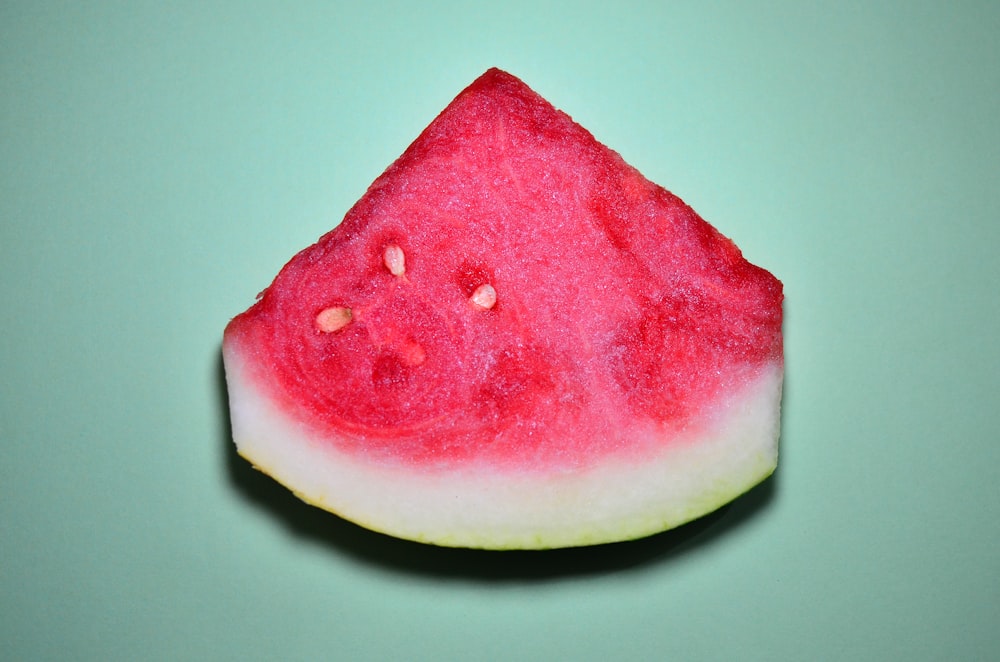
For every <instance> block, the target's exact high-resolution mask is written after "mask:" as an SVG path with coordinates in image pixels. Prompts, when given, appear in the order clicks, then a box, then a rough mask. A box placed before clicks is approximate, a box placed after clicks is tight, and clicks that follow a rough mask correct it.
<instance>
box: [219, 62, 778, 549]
mask: <svg viewBox="0 0 1000 662" xmlns="http://www.w3.org/2000/svg"><path fill="white" fill-rule="evenodd" d="M781 322H782V287H781V283H780V282H779V281H778V280H777V279H776V278H774V276H772V275H771V274H770V273H768V272H767V271H765V270H763V269H761V268H759V267H756V266H754V265H752V264H750V263H749V262H748V261H747V260H745V259H744V258H743V256H742V254H741V253H740V251H739V249H737V248H736V246H735V245H734V244H733V243H732V242H731V241H729V240H728V239H727V238H725V237H724V236H723V235H722V234H720V233H719V232H718V231H716V230H715V229H714V228H712V226H710V225H709V224H708V223H706V222H705V221H704V220H702V219H701V218H700V217H699V216H698V215H697V214H696V213H695V212H694V211H693V210H692V209H691V208H690V207H688V206H687V205H685V204H684V203H683V202H682V201H681V200H680V199H679V198H677V197H676V196H674V195H672V194H671V193H669V192H667V191H666V190H665V189H663V188H661V187H659V186H657V185H655V184H653V183H652V182H650V181H648V180H647V179H645V178H644V177H643V176H642V175H641V174H640V173H639V172H638V171H636V170H635V169H634V168H632V167H631V166H629V165H628V164H626V163H625V162H624V161H623V160H622V159H621V157H620V156H619V155H618V154H617V153H615V152H613V151H612V150H610V149H608V148H607V147H605V146H603V145H602V144H600V143H599V142H597V141H596V140H595V139H594V138H593V136H591V134H590V133H588V132H587V131H586V130H585V129H583V128H582V127H580V126H579V125H578V124H576V123H574V122H573V121H572V119H570V117H569V116H567V115H566V114H564V113H562V112H560V111H558V110H556V109H555V108H554V107H553V106H552V105H551V104H549V103H548V102H547V101H545V100H544V99H542V98H541V97H540V96H539V95H538V94H536V93H535V92H534V91H532V90H531V89H530V88H528V87H527V86H526V85H525V84H524V83H523V82H521V81H520V80H518V79H517V78H515V77H514V76H511V75H510V74H507V73H506V72H503V71H500V70H497V69H491V70H490V71H488V72H486V73H485V74H484V75H483V76H481V77H480V78H479V79H477V80H476V81H475V82H474V83H473V84H472V85H470V86H469V87H468V88H466V89H465V90H464V91H463V92H462V93H461V94H459V96H458V97H457V98H456V99H455V100H454V101H453V102H452V103H451V104H450V105H449V106H448V107H447V108H446V109H445V110H444V111H443V112H442V113H441V114H440V115H439V116H438V117H437V118H436V119H435V120H434V121H433V122H432V123H431V124H430V125H429V126H428V127H427V129H425V130H424V131H423V133H421V135H420V136H419V137H418V138H417V140H416V141H415V142H414V143H413V144H412V145H411V146H410V147H409V148H408V149H407V150H406V151H405V152H404V153H403V155H402V156H401V157H400V158H399V159H398V160H397V161H396V162H395V163H393V164H392V165H391V166H390V167H389V168H388V169H387V170H386V172H385V173H383V174H382V175H381V176H380V177H379V178H378V179H376V180H375V182H374V183H373V184H372V186H371V187H370V188H369V190H368V191H367V192H366V193H365V195H364V196H363V197H362V198H361V200H360V201H358V203H357V204H356V205H355V206H354V207H353V208H352V209H351V210H350V211H349V212H348V213H347V215H346V217H345V218H344V220H343V221H342V222H341V223H340V224H339V225H338V226H337V227H335V228H334V229H333V230H332V231H331V232H329V233H327V234H326V235H324V236H323V237H322V238H320V240H319V241H318V242H317V243H316V244H314V245H312V246H310V247H308V248H306V249H305V250H303V251H302V252H300V253H299V254H298V255H296V256H295V257H294V258H293V259H292V260H291V261H290V262H289V263H288V264H287V265H286V266H285V267H284V268H283V269H282V270H281V272H280V273H279V274H278V276H277V277H276V278H275V280H274V282H273V283H272V284H271V286H270V287H268V288H267V289H266V290H265V291H264V292H263V293H262V294H261V296H260V297H259V299H258V301H257V302H256V303H255V304H254V305H253V306H252V307H251V308H250V309H249V310H247V311H246V312H244V313H242V314H241V315H239V316H237V317H236V318H234V319H233V320H232V321H231V322H230V324H229V325H228V326H227V328H226V331H225V335H224V340H223V358H224V362H225V369H226V377H227V382H228V385H229V397H230V414H231V418H232V428H233V437H234V440H235V443H236V445H237V448H238V450H239V452H240V454H241V455H243V456H244V457H246V458H247V459H248V460H250V461H251V462H252V463H253V464H254V465H255V466H256V467H257V468H259V469H261V470H262V471H264V472H266V473H268V474H269V475H271V476H273V477H274V478H275V479H277V480H278V481H280V482H281V483H283V484H284V485H286V486H287V487H289V488H290V489H291V490H293V491H294V492H295V493H296V494H297V495H298V496H299V497H300V498H302V499H303V500H305V501H307V502H309V503H311V504H314V505H316V506H319V507H322V508H325V509H327V510H330V511H332V512H334V513H337V514H339V515H341V516H342V517H345V518H347V519H350V520H352V521H355V522H357V523H359V524H361V525H363V526H366V527H368V528H371V529H374V530H378V531H382V532H384V533H388V534H391V535H394V536H398V537H402V538H407V539H412V540H418V541H422V542H428V543H433V544H439V545H448V546H466V547H483V548H496V549H506V548H548V547H564V546H574V545H586V544H596V543H603V542H611V541H617V540H624V539H629V538H635V537H640V536H643V535H648V534H652V533H655V532H658V531H662V530H665V529H668V528H671V527H674V526H677V525H679V524H682V523H684V522H686V521H689V520H691V519H694V518H696V517H699V516H701V515H703V514H705V513H707V512H710V511H712V510H714V509H716V508H718V507H719V506H721V505H723V504H725V503H727V502H728V501H730V500H731V499H733V498H735V497H737V496H739V495H740V494H742V493H743V492H745V491H747V490H748V489H750V488H751V487H753V486H754V485H756V484H757V483H759V482H760V481H762V480H764V479H765V478H766V477H767V476H768V475H770V473H771V472H772V471H773V470H774V467H775V465H776V462H777V448H778V447H777V442H778V433H779V430H778V422H779V407H780V401H781V384H782V375H783V355H782V336H781Z"/></svg>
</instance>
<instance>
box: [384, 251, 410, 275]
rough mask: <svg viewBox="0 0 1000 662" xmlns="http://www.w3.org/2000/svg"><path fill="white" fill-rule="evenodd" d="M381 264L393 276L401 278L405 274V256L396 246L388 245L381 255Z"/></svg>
mask: <svg viewBox="0 0 1000 662" xmlns="http://www.w3.org/2000/svg"><path fill="white" fill-rule="evenodd" d="M382 262H383V263H384V264H385V268H386V269H388V270H389V273H391V274H392V275H393V276H402V275H403V274H405V273H406V256H405V255H403V249H402V248H400V247H399V246H397V245H396V244H389V245H388V246H386V247H385V252H384V253H382Z"/></svg>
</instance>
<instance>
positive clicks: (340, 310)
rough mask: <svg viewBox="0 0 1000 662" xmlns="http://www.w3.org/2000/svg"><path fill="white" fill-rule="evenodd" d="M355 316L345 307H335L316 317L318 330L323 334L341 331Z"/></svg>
mask: <svg viewBox="0 0 1000 662" xmlns="http://www.w3.org/2000/svg"><path fill="white" fill-rule="evenodd" d="M353 318H354V315H353V314H352V313H351V309H350V308H347V307H345V306H333V307H331V308H327V309H326V310H324V311H322V312H320V314H319V315H317V316H316V328H317V329H319V330H320V331H322V332H323V333H333V332H334V331H340V330H341V329H343V328H344V327H345V326H347V325H348V324H350V323H351V320H352V319H353Z"/></svg>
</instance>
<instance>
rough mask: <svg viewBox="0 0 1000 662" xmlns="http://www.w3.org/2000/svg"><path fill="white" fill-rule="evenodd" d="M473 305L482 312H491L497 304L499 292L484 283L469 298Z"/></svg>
mask: <svg viewBox="0 0 1000 662" xmlns="http://www.w3.org/2000/svg"><path fill="white" fill-rule="evenodd" d="M469 301H471V302H472V305H473V306H475V307H476V308H479V309H481V310H489V309H490V308H492V307H493V306H495V305H496V303H497V291H496V290H495V289H493V286H492V285H490V284H489V283H483V284H482V285H480V286H479V287H477V288H476V291H475V292H473V293H472V296H471V297H469Z"/></svg>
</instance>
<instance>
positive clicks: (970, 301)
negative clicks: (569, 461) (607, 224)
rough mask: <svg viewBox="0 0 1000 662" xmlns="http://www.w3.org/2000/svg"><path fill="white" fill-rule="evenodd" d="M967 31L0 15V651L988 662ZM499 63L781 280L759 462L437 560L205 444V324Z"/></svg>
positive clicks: (989, 291)
mask: <svg viewBox="0 0 1000 662" xmlns="http://www.w3.org/2000/svg"><path fill="white" fill-rule="evenodd" d="M361 7H364V8H363V9H362V8H361ZM998 34H1000V4H997V3H995V2H980V3H976V2H962V3H944V2H939V3H925V2H877V3H846V4H845V3H827V5H826V6H825V7H821V6H818V5H815V4H813V3H799V2H785V3H780V2H769V3H736V2H734V3H702V2H691V3H652V2H650V3H609V2H577V3H573V4H564V5H556V4H552V3H547V2H537V1H536V2H498V3H491V4H489V5H482V6H476V5H475V4H468V3H457V2H456V3H442V2H423V3H398V4H386V3H340V4H339V5H338V3H318V2H317V3H301V2H300V3H278V2H275V3H236V2H233V3H218V2H207V3H189V4H180V5H176V4H171V3H139V2H132V3H59V4H56V3H42V2H4V3H3V4H2V5H0V223H2V226H0V275H2V279H0V311H2V316H3V317H2V319H3V321H4V327H5V328H4V333H3V334H2V336H0V375H2V379H0V442H2V443H0V526H2V529H0V657H2V658H3V659H10V660H158V659H163V660H223V659H261V660H268V659H271V660H307V659H325V660H329V659H338V660H340V659H342V660H393V659H399V660H402V659H406V660H471V659H486V660H561V659H573V660H650V659H675V660H726V659H739V660H754V659H759V660H809V659H817V660H819V659H821V660H852V661H854V660H891V659H899V660H943V659H961V660H986V659H991V658H994V659H995V656H996V654H997V651H998V650H1000V628H998V627H997V618H998V616H997V615H998V614H1000V526H998V525H997V522H998V521H1000V488H998V479H997V472H998V468H1000V451H998V448H1000V441H998V440H1000V434H998V432H997V423H996V415H997V414H996V412H997V399H998V394H1000V378H998V374H1000V349H998V338H1000V295H998V293H997V287H998V284H1000V267H998V260H997V258H996V251H997V246H998V244H1000V166H998V163H1000V129H998V122H1000V120H998V118H1000V66H998V65H1000V39H998V38H997V36H998ZM494 65H496V66H500V67H502V68H505V69H507V70H509V71H511V72H512V73H514V74H516V75H518V76H520V77H521V78H523V79H524V80H525V81H526V82H527V83H528V84H529V85H531V86H533V87H534V88H535V89H536V90H538V91H539V92H540V93H541V94H543V95H544V96H546V97H547V98H548V99H550V100H551V101H552V102H553V103H555V104H556V105H557V106H559V107H561V108H563V109H564V110H566V111H567V112H569V113H571V114H572V115H573V116H574V117H575V118H576V119H577V120H578V121H580V122H581V123H582V124H583V125H584V126H586V127H587V128H588V129H590V130H591V131H592V132H593V133H594V134H595V135H596V136H597V137H598V138H599V139H601V140H602V141H603V142H605V143H606V144H608V145H610V146H611V147H613V148H615V149H617V150H619V151H620V152H621V153H622V154H623V155H624V156H625V158H626V159H627V160H629V161H630V162H632V163H633V164H634V165H636V166H637V167H638V168H640V170H642V171H643V172H644V173H645V174H646V175H647V176H649V177H650V178H651V179H653V180H654V181H657V182H659V183H661V184H663V185H664V186H666V187H667V188H670V189H671V190H673V191H674V192H675V193H677V194H678V195H680V196H681V197H683V198H684V199H685V200H686V201H687V202H688V203H690V204H691V205H692V206H693V207H694V208H695V209H697V210H698V211H699V212H700V213H701V214H702V215H703V216H705V217H706V218H707V219H708V220H709V221H710V222H712V223H714V224H715V225H716V226H717V227H719V228H720V229H721V230H722V231H723V232H724V233H725V234H727V235H729V236H730V237H732V238H733V239H735V240H736V242H737V243H738V244H739V245H740V246H741V247H742V248H743V250H744V253H745V254H746V255H747V256H748V257H749V258H750V259H751V260H752V261H754V262H757V263H758V264H761V265H763V266H765V267H767V268H768V269H770V270H772V271H773V272H774V273H775V274H776V275H777V276H778V277H779V278H781V279H782V280H783V281H784V283H785V288H786V295H787V305H786V326H785V332H786V352H787V370H788V374H787V382H786V394H785V401H784V431H783V437H782V443H783V447H782V452H783V454H782V458H781V464H780V466H779V469H778V472H777V474H776V475H775V476H774V478H772V479H771V480H770V481H768V482H767V483H765V484H764V485H763V486H761V487H760V488H758V489H756V490H754V491H753V492H752V493H750V494H749V495H747V496H745V497H744V498H742V499H740V500H738V501H737V502H736V503H735V504H733V505H732V506H731V507H729V508H727V509H724V510H722V511H720V512H719V513H718V514H716V515H713V516H710V517H708V518H707V519H704V520H701V521H699V522H697V523H695V524H693V525H691V526H689V527H685V528H683V529H681V530H679V531H677V532H674V533H669V534H666V535H662V536H657V537H654V538H651V539H647V540H644V541H639V542H635V543H628V544H624V545H618V546H611V547H603V548H594V549H585V550H572V551H569V552H560V553H555V554H521V553H510V554H504V553H501V554H488V553H473V552H461V551H453V550H438V549H433V548H425V547H420V546H417V545H412V544H407V543H402V542H396V541H393V540H390V539H385V538H382V537H380V536H377V535H375V534H369V533H367V532H365V531H362V530H359V529H357V528H355V527H353V526H350V525H347V524H345V523H342V522H340V521H339V520H337V519H336V518H334V517H332V516H330V515H327V514H325V513H322V512H320V511H318V510H315V509H310V508H308V507H306V506H304V505H301V504H300V503H299V502H297V501H296V500H295V499H294V498H292V497H291V496H290V495H288V494H287V493H286V492H285V491H283V490H282V489H281V488H279V487H277V486H276V485H274V484H273V483H272V482H271V481H269V480H268V479H266V478H264V477H263V476H260V475H258V474H255V473H253V472H252V471H250V470H249V469H248V467H247V466H246V464H245V463H244V462H243V461H242V460H240V459H239V458H237V457H235V455H234V453H233V451H232V450H231V447H230V444H229V442H228V428H227V423H226V410H225V404H224V403H225V392H224V388H223V385H222V382H221V373H220V360H219V343H220V339H221V332H222V328H223V326H224V325H225V324H226V322H227V321H228V319H229V318H230V317H231V316H233V315H235V314H236V313H238V312H240V311H241V310H243V309H244V308H245V307H247V306H248V305H249V304H250V303H251V302H252V301H253V297H254V295H255V294H256V293H257V292H258V291H259V290H261V289H263V288H264V287H265V286H266V285H267V284H268V283H269V282H270V279H271V278H272V277H273V276H274V274H275V273H276V272H277V271H278V269H279V268H280V267H281V265H282V264H283V263H284V262H285V261H286V260H287V259H288V258H289V257H290V256H291V255H292V254H293V253H294V252H295V251H297V250H298V249H300V248H302V247H304V246H306V245H307V244H309V243H311V242H312V241H314V240H315V239H316V238H317V237H318V236H319V235H320V234H321V233H323V232H324V231H326V230H327V229H329V228H330V227H332V226H333V225H334V224H336V223H337V222H338V221H339V219H340V218H341V217H342V215H343V214H344V212H346V210H347V209H348V207H349V206H350V205H351V204H352V203H353V202H354V201H355V200H356V199H357V198H358V197H359V196H360V195H361V194H362V193H363V192H364V190H365V188H366V187H367V185H368V184H369V183H370V182H371V180H372V179H374V178H375V177H376V176H377V175H378V174H379V173H380V172H381V170H382V169H383V168H385V167H386V166H387V165H388V164H389V163H390V162H391V161H392V160H393V159H394V158H395V157H396V156H398V155H399V153H400V152H402V150H403V149H404V148H405V147H406V146H407V145H408V144H409V142H410V141H411V140H412V139H413V138H415V137H416V135H417V133H418V132H419V131H420V130H421V129H422V128H423V127H424V126H425V125H426V124H427V123H428V122H429V121H430V120H431V119H432V118H433V117H434V115H435V114H436V113H437V112H438V111H439V110H441V109H442V108H443V107H444V106H445V105H446V104H447V103H448V101H449V100H450V99H451V98H452V97H453V96H454V95H455V94H456V93H458V92H459V91H460V90H461V89H462V88H463V87H464V86H465V85H467V84H468V83H469V82H471V81H472V80H473V79H474V78H475V77H476V76H477V75H479V74H480V73H481V72H482V71H484V70H485V69H486V68H488V67H489V66H494Z"/></svg>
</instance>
